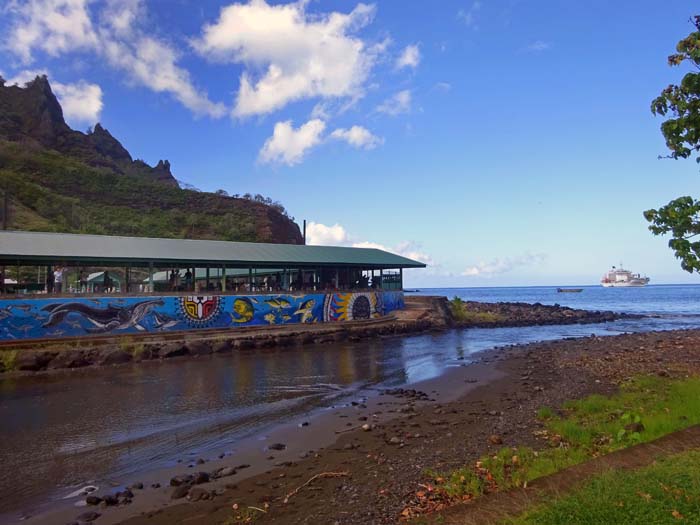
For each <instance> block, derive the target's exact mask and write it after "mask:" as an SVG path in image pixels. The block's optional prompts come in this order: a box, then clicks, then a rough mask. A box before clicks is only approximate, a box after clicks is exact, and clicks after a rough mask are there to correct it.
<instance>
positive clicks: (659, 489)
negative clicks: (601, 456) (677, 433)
mask: <svg viewBox="0 0 700 525" xmlns="http://www.w3.org/2000/svg"><path fill="white" fill-rule="evenodd" d="M679 521H680V522H685V523H700V451H690V452H686V453H683V454H678V455H675V456H672V457H669V458H665V459H661V460H659V461H658V462H656V463H654V464H653V465H651V466H649V467H646V468H643V469H639V470H636V471H631V472H619V471H618V472H609V473H607V474H604V475H602V476H598V477H596V478H594V479H593V480H591V481H590V482H588V483H587V484H585V485H584V486H583V487H582V488H581V489H579V490H577V491H575V492H574V493H572V494H570V495H568V496H565V497H562V498H559V499H557V500H555V501H554V502H552V503H548V504H545V505H541V506H538V507H536V508H534V509H533V510H531V511H528V512H527V513H525V514H524V515H522V516H519V517H517V518H514V519H512V520H506V521H504V524H509V525H545V524H546V525H570V524H576V525H598V524H600V523H615V524H618V525H621V524H637V523H654V524H662V523H677V522H679Z"/></svg>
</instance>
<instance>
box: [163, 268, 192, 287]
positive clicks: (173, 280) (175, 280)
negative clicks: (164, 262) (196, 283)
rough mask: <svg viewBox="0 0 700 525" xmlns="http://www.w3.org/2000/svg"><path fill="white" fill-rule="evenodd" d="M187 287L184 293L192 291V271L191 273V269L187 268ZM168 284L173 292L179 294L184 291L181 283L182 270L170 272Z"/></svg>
mask: <svg viewBox="0 0 700 525" xmlns="http://www.w3.org/2000/svg"><path fill="white" fill-rule="evenodd" d="M184 277H185V286H184V291H191V290H192V271H190V269H189V268H187V271H186V272H185V275H184ZM168 283H169V285H170V291H171V292H179V291H181V290H182V288H181V286H182V284H181V282H180V270H170V274H169V276H168Z"/></svg>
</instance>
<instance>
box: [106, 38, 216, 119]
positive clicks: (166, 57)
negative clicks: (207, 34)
mask: <svg viewBox="0 0 700 525" xmlns="http://www.w3.org/2000/svg"><path fill="white" fill-rule="evenodd" d="M103 52H104V55H105V57H106V58H107V60H108V62H109V63H110V64H111V65H112V66H113V67H116V68H119V69H121V70H123V71H125V72H126V73H127V75H128V76H129V79H131V80H132V81H133V82H135V83H137V84H140V85H143V86H145V87H147V88H149V89H151V90H152V91H155V92H156V93H169V94H170V95H171V96H172V97H173V98H175V100H177V101H178V102H180V103H181V104H182V105H183V106H185V107H186V108H187V109H189V110H190V111H192V112H193V113H194V114H196V115H208V116H210V117H214V118H218V117H223V116H224V115H225V114H226V113H227V110H226V106H225V105H224V104H222V103H216V102H212V101H211V100H209V97H208V96H207V94H206V93H204V92H202V91H200V90H198V89H197V88H196V87H195V86H194V83H193V82H192V79H191V77H190V74H189V72H188V71H187V70H185V69H183V68H181V67H179V66H178V65H177V61H178V58H179V57H178V53H177V52H176V51H175V50H174V49H173V48H172V47H171V46H169V45H167V44H165V43H164V42H161V41H159V40H156V39H154V38H152V37H150V36H145V35H137V36H135V38H134V39H133V40H131V41H120V40H118V39H111V38H106V39H105V40H104V50H103Z"/></svg>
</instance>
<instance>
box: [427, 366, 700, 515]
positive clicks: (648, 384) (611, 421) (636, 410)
mask: <svg viewBox="0 0 700 525" xmlns="http://www.w3.org/2000/svg"><path fill="white" fill-rule="evenodd" d="M537 417H538V419H539V420H540V421H541V422H542V429H541V430H539V431H537V435H538V437H539V438H540V439H541V440H542V441H543V443H546V446H545V447H544V448H543V449H541V450H535V449H533V448H530V447H514V448H511V447H507V448H502V449H501V450H499V451H498V452H497V453H495V454H493V455H486V456H483V457H481V458H480V459H479V461H477V462H476V463H475V464H474V465H468V466H465V467H463V468H460V469H457V470H454V471H451V472H448V473H429V475H430V477H431V478H432V483H431V484H430V485H429V490H427V491H422V492H421V493H419V494H418V495H417V500H418V501H417V503H418V506H422V507H424V508H425V507H428V508H429V507H430V506H431V505H426V504H425V500H430V501H431V502H433V503H434V502H436V501H439V502H442V503H445V504H449V503H455V502H459V501H469V500H472V499H475V498H477V497H479V496H481V495H483V494H486V493H489V492H495V491H499V490H505V489H509V488H514V487H523V486H527V483H528V482H530V481H532V480H534V479H537V478H539V477H542V476H546V475H548V474H552V473H554V472H557V471H559V470H562V469H564V468H566V467H570V466H572V465H576V464H578V463H581V462H583V461H586V460H588V459H590V458H594V457H597V456H601V455H604V454H608V453H610V452H613V451H616V450H620V449H623V448H626V447H629V446H631V445H635V444H638V443H643V442H647V441H652V440H654V439H657V438H659V437H661V436H663V435H666V434H669V433H671V432H674V431H676V430H680V429H683V428H687V427H689V426H691V425H694V424H698V423H700V379H699V378H689V379H684V380H671V379H668V378H662V377H656V376H642V377H637V378H635V379H633V380H631V381H628V382H626V383H624V384H623V385H622V386H621V389H620V391H619V392H618V393H617V394H616V395H613V396H611V397H604V396H600V395H592V396H589V397H586V398H584V399H581V400H576V401H570V402H568V403H566V404H565V405H564V406H563V407H562V408H561V409H559V410H555V409H552V408H549V407H543V408H541V409H540V410H539V411H538V413H537ZM492 440H493V442H498V436H492ZM421 500H422V501H421ZM611 523H614V522H611Z"/></svg>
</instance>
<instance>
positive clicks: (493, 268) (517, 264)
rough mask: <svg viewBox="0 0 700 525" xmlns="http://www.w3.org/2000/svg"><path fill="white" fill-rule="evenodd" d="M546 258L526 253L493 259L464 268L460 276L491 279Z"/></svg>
mask: <svg viewBox="0 0 700 525" xmlns="http://www.w3.org/2000/svg"><path fill="white" fill-rule="evenodd" d="M546 258H547V256H546V255H545V254H543V253H535V254H532V253H526V254H524V255H519V256H516V257H505V258H495V259H493V260H491V261H490V262H484V261H482V262H480V263H479V264H476V265H474V266H470V267H468V268H466V269H465V270H464V271H463V272H462V275H464V276H468V277H476V276H482V277H493V276H494V275H499V274H503V273H507V272H510V271H512V270H515V269H517V268H521V267H524V266H533V265H535V264H540V263H542V262H544V260H545V259H546Z"/></svg>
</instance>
